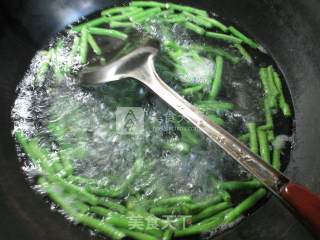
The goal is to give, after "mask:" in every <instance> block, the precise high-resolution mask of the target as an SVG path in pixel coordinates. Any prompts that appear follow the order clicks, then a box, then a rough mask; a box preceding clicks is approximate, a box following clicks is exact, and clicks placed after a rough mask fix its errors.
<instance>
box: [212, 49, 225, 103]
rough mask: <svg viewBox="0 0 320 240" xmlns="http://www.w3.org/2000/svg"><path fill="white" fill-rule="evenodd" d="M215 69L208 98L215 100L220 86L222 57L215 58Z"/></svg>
mask: <svg viewBox="0 0 320 240" xmlns="http://www.w3.org/2000/svg"><path fill="white" fill-rule="evenodd" d="M215 63H216V68H215V77H214V80H213V82H212V87H211V91H210V98H211V99H215V98H216V97H217V96H218V94H219V93H220V89H221V85H222V72H223V57H221V56H219V55H218V56H217V57H216V62H215Z"/></svg>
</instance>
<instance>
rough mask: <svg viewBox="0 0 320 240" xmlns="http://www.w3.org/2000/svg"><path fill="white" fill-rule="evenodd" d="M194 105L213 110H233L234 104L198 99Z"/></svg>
mask: <svg viewBox="0 0 320 240" xmlns="http://www.w3.org/2000/svg"><path fill="white" fill-rule="evenodd" d="M196 106H198V107H199V108H202V109H205V110H215V111H219V110H220V111H224V110H233V109H234V105H233V104H232V103H230V102H224V101H217V100H206V101H199V102H197V103H196Z"/></svg>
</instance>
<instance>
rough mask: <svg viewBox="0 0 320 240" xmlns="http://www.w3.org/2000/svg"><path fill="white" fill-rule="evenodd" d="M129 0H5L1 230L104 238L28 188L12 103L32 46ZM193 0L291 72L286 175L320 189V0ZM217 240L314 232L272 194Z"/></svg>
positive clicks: (61, 238)
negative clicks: (291, 110)
mask: <svg viewBox="0 0 320 240" xmlns="http://www.w3.org/2000/svg"><path fill="white" fill-rule="evenodd" d="M125 2H126V1H106V0H91V1H90V0H29V1H25V0H11V1H10V2H9V1H7V2H4V1H3V2H1V3H0V23H1V26H2V28H1V34H0V66H1V67H0V106H1V116H0V126H1V131H0V214H1V218H0V236H1V238H3V239H7V240H8V239H9V240H11V239H12V240H17V239H25V240H31V239H32V240H35V239H41V240H44V239H48V240H50V239H52V240H57V239H58V240H71V239H77V240H82V239H83V240H84V239H99V236H91V235H90V233H89V231H87V230H85V229H83V230H81V229H80V228H79V227H77V226H75V225H73V224H71V223H69V222H67V221H66V220H65V218H64V217H63V216H62V215H60V214H59V213H57V212H53V211H51V210H50V208H49V205H48V204H46V202H45V201H44V200H43V197H42V196H40V195H38V194H37V193H35V192H34V191H32V190H31V189H30V186H29V185H28V182H27V181H26V180H25V175H24V174H23V171H22V170H21V166H22V163H21V162H19V161H18V159H17V155H16V150H15V145H14V140H13V138H12V136H11V133H10V132H11V130H12V128H13V124H12V121H11V120H10V111H11V108H12V106H13V103H14V100H15V97H16V93H15V89H16V86H17V84H18V83H19V81H20V80H21V79H22V77H23V75H24V73H25V71H26V70H27V68H28V65H29V64H30V60H31V58H32V57H33V55H34V53H35V51H37V50H38V49H39V48H41V47H43V46H45V45H46V44H47V42H48V40H49V39H50V37H52V36H54V34H55V33H56V32H58V31H60V30H62V29H63V28H64V26H65V25H67V24H70V23H72V22H73V21H75V20H77V19H78V18H79V17H80V16H83V15H87V14H90V13H92V12H94V11H96V10H98V9H100V8H102V7H108V6H112V5H114V4H122V3H125ZM172 2H179V3H182V4H189V5H192V6H196V7H199V8H203V9H206V10H212V11H214V12H215V13H217V14H218V15H220V16H222V17H224V18H226V19H227V20H230V21H231V22H232V23H234V24H236V25H238V26H239V27H241V29H243V30H245V31H246V32H248V33H249V35H251V36H253V37H254V38H255V39H256V40H257V41H258V42H260V43H261V44H262V45H263V46H264V47H265V48H266V49H267V50H268V52H269V53H271V55H272V56H273V59H274V60H275V61H276V62H277V64H278V66H279V68H280V69H281V71H282V73H283V75H284V76H285V78H286V81H287V84H288V87H289V90H290V93H291V95H292V98H293V106H294V109H295V131H294V132H295V135H294V138H295V141H294V147H293V150H292V151H291V156H290V158H291V161H290V163H289V165H288V167H287V169H286V175H288V176H289V177H290V178H291V179H292V180H294V181H296V182H299V183H301V184H304V185H306V186H308V187H309V188H310V189H311V190H313V191H314V192H320V184H319V183H320V180H319V179H318V176H319V172H320V156H319V154H317V150H318V147H320V138H319V136H320V108H319V106H318V105H319V103H320V77H319V76H320V64H319V63H318V60H319V59H320V41H319V38H320V31H319V30H320V16H319V14H318V13H319V11H320V2H319V1H317V0H308V1H304V0H268V1H267V0H260V1H256V0H241V1H238V0H215V1H208V0H197V1H191V0H189V1H187V0H180V1H172ZM216 239H217V240H233V239H237V240H244V239H246V240H251V239H252V240H253V239H254V240H260V239H261V240H269V239H273V240H280V239H281V240H285V239H288V240H289V239H290V240H294V239H299V240H309V239H313V238H312V236H311V235H310V234H309V232H308V231H307V230H306V229H305V228H304V227H303V226H302V225H301V224H300V223H299V221H297V220H296V219H295V217H294V216H292V215H291V213H289V212H288V211H287V209H285V208H284V207H283V206H282V204H281V203H279V202H278V200H277V199H275V198H274V197H271V199H269V200H268V201H267V202H266V203H265V204H264V205H263V206H262V207H260V208H259V209H258V210H257V211H256V212H254V214H253V215H251V216H250V217H248V218H247V219H245V220H244V221H242V222H241V223H240V224H239V225H237V226H236V227H234V228H232V229H231V230H229V231H227V232H225V233H223V234H222V235H220V236H218V237H217V238H216Z"/></svg>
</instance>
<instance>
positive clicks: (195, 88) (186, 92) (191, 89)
mask: <svg viewBox="0 0 320 240" xmlns="http://www.w3.org/2000/svg"><path fill="white" fill-rule="evenodd" d="M203 88H204V85H202V84H199V85H195V86H192V87H188V88H185V89H183V90H182V95H184V96H186V95H193V94H195V93H197V92H199V91H201V90H202V89H203Z"/></svg>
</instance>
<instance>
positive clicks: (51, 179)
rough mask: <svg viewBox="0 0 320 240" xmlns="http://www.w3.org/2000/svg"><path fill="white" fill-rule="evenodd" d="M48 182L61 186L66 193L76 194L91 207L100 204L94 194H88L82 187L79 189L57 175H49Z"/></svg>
mask: <svg viewBox="0 0 320 240" xmlns="http://www.w3.org/2000/svg"><path fill="white" fill-rule="evenodd" d="M48 180H49V182H52V183H55V184H57V185H59V186H60V187H61V188H62V189H64V190H65V191H66V192H70V193H73V194H75V196H77V197H78V198H80V199H81V200H82V201H85V202H88V203H90V204H91V205H97V204H98V199H97V198H96V197H95V196H94V195H93V194H90V193H88V192H87V191H86V190H85V189H84V188H82V187H78V186H76V185H74V184H72V183H70V182H67V181H66V180H65V179H63V178H61V177H59V176H56V175H48Z"/></svg>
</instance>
